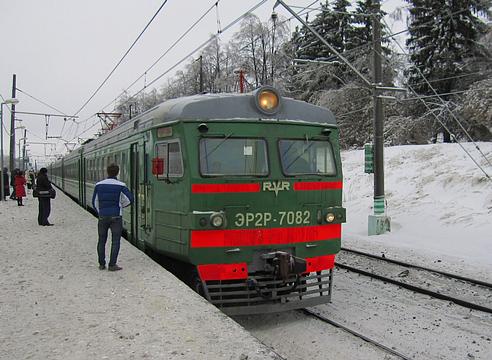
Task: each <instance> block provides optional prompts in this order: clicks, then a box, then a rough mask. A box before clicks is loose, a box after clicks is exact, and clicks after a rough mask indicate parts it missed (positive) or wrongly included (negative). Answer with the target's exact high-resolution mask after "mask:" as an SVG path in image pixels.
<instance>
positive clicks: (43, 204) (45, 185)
mask: <svg viewBox="0 0 492 360" xmlns="http://www.w3.org/2000/svg"><path fill="white" fill-rule="evenodd" d="M52 188H53V187H52V186H51V182H50V181H49V180H48V169H46V168H41V169H40V170H39V173H38V177H37V178H36V189H37V190H38V191H47V190H50V189H52ZM38 201H39V212H38V224H39V225H40V226H52V225H53V224H50V223H49V222H48V217H49V216H50V212H51V199H50V198H49V197H38Z"/></svg>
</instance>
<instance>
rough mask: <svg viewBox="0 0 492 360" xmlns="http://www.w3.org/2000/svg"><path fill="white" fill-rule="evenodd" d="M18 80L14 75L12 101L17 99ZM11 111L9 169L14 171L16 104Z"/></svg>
mask: <svg viewBox="0 0 492 360" xmlns="http://www.w3.org/2000/svg"><path fill="white" fill-rule="evenodd" d="M16 80H17V77H16V75H15V74H14V75H13V77H12V99H16V97H15V93H16V90H17V87H16ZM11 106H12V107H11V111H10V158H9V168H10V171H12V170H14V168H15V163H14V159H15V104H12V105H11Z"/></svg>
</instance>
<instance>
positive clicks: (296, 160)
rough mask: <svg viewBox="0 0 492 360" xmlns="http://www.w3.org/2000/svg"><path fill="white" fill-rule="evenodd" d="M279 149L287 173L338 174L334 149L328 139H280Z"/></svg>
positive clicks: (283, 167)
mask: <svg viewBox="0 0 492 360" xmlns="http://www.w3.org/2000/svg"><path fill="white" fill-rule="evenodd" d="M279 151H280V160H281V162H282V169H283V171H284V174H286V175H301V174H317V175H336V167H335V159H334V158H333V150H332V148H331V145H330V143H329V142H327V141H313V140H305V139H303V140H280V141H279Z"/></svg>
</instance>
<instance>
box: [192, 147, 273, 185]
mask: <svg viewBox="0 0 492 360" xmlns="http://www.w3.org/2000/svg"><path fill="white" fill-rule="evenodd" d="M200 172H201V174H202V175H206V176H225V175H250V176H266V175H268V161H267V148H266V142H265V140H263V139H238V138H233V139H231V138H217V139H216V138H206V139H200Z"/></svg>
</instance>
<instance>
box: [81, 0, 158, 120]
mask: <svg viewBox="0 0 492 360" xmlns="http://www.w3.org/2000/svg"><path fill="white" fill-rule="evenodd" d="M167 2H168V0H164V2H163V3H162V4H161V6H160V7H159V9H157V11H156V12H155V14H154V15H153V16H152V18H151V19H150V20H149V22H148V23H147V25H145V27H144V28H143V30H142V31H141V32H140V34H139V35H138V36H137V38H136V39H135V40H134V41H133V43H132V44H131V45H130V47H129V48H128V50H127V51H126V52H125V53H124V54H123V56H122V57H121V59H120V60H119V61H118V63H117V64H116V65H115V66H114V67H113V69H112V70H111V72H110V73H109V74H108V76H106V78H105V79H104V80H103V82H102V83H101V84H100V85H99V86H98V87H97V89H96V90H95V91H94V92H93V93H92V95H91V96H90V97H89V99H87V101H86V102H85V103H84V104H83V105H82V106H81V107H80V109H79V110H77V112H76V113H75V115H78V114H79V113H80V112H81V111H82V110H83V109H84V108H85V107H86V106H87V104H89V102H90V101H91V100H92V99H93V98H94V96H96V94H97V93H98V92H99V90H101V88H102V87H103V86H104V84H106V82H107V81H108V80H109V78H110V77H111V75H113V73H114V72H115V71H116V69H117V68H118V66H120V64H121V63H122V62H123V60H124V59H125V58H126V56H127V55H128V54H129V53H130V51H131V50H132V49H133V47H134V46H135V44H136V43H137V42H138V40H140V38H141V37H142V35H143V34H144V33H145V31H146V30H147V28H148V27H149V26H150V24H151V23H152V22H153V21H154V19H155V18H156V17H157V15H158V14H159V12H160V11H161V10H162V8H163V7H164V5H166V3H167Z"/></svg>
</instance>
